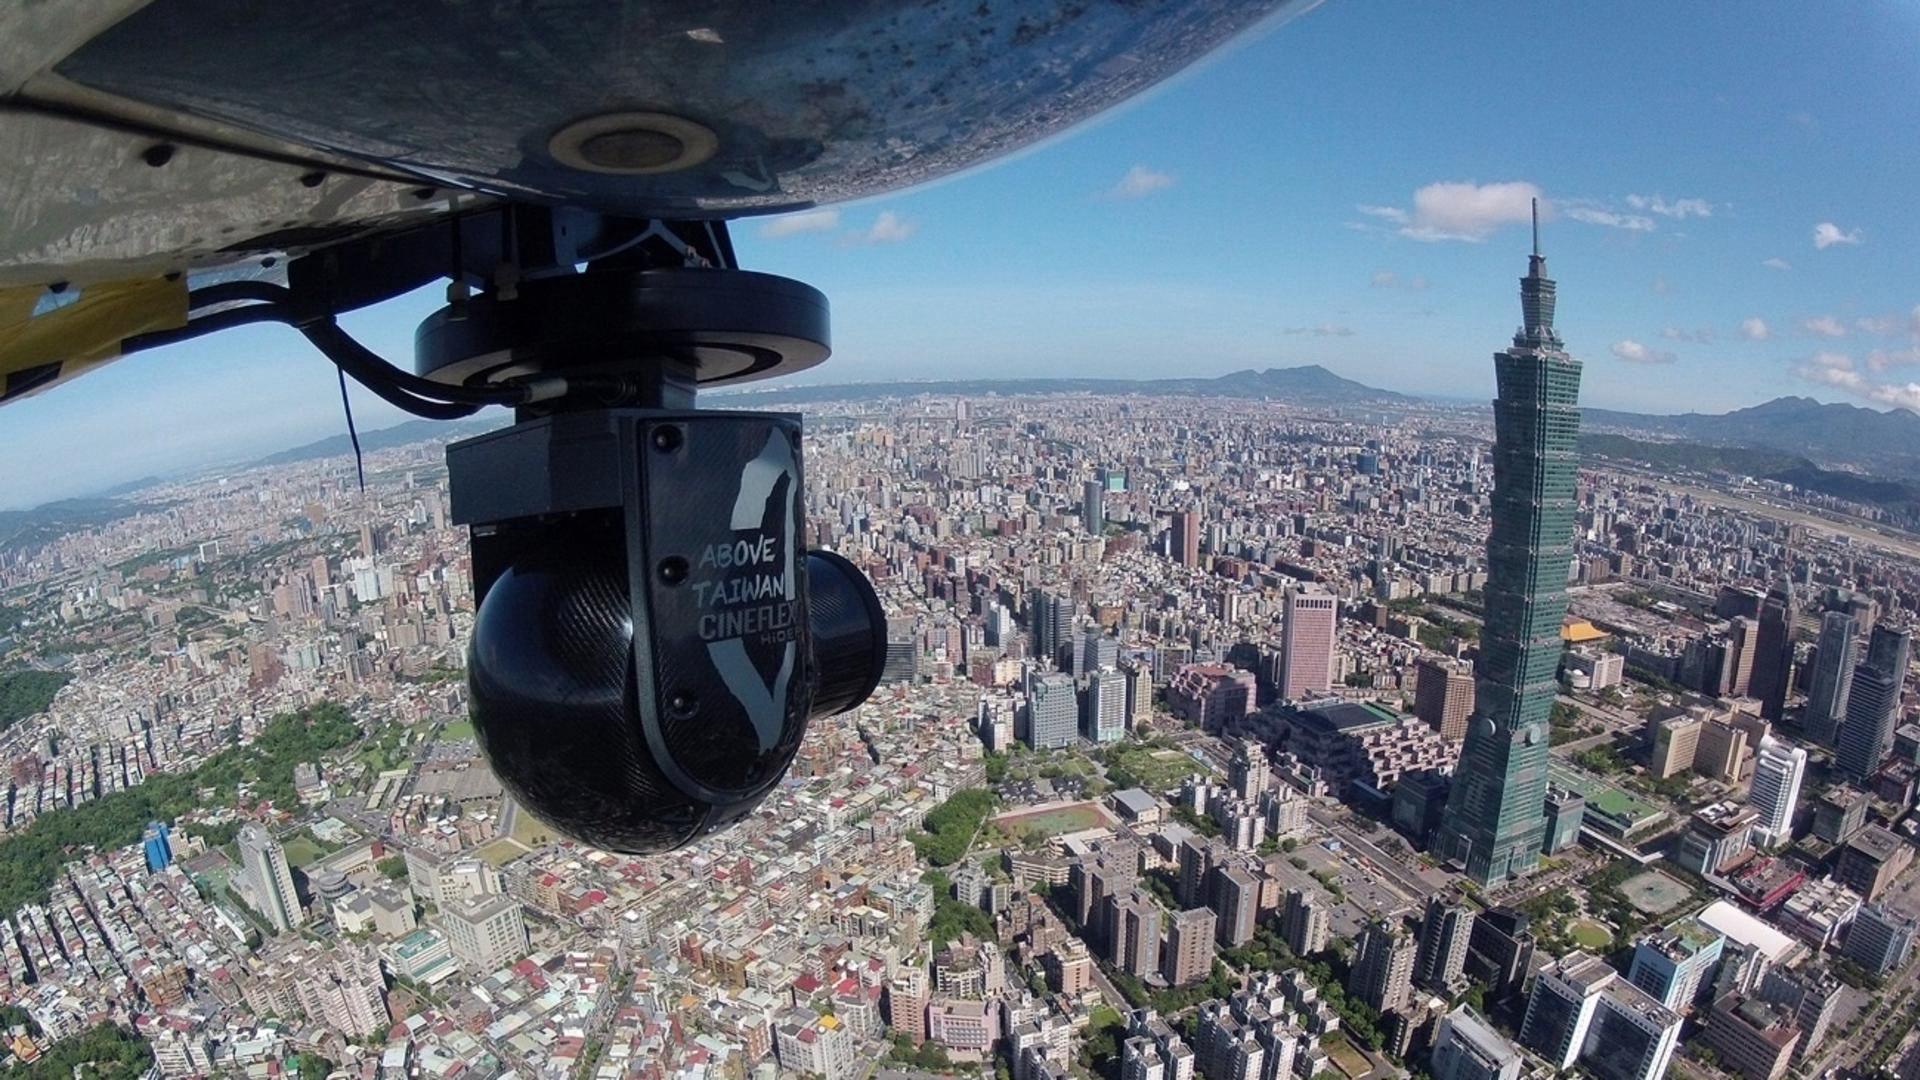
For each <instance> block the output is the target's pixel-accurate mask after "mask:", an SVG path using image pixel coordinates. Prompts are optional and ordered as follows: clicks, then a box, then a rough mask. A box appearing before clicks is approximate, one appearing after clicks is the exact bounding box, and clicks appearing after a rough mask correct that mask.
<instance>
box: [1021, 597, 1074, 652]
mask: <svg viewBox="0 0 1920 1080" xmlns="http://www.w3.org/2000/svg"><path fill="white" fill-rule="evenodd" d="M1079 622H1080V602H1079V601H1078V600H1075V599H1073V598H1072V597H1070V596H1062V595H1060V594H1059V593H1055V592H1050V591H1048V590H1046V589H1035V590H1033V593H1032V595H1031V596H1030V598H1029V599H1028V602H1027V629H1028V631H1029V632H1030V633H1032V635H1033V654H1034V655H1035V656H1037V657H1039V658H1040V659H1042V660H1044V661H1046V662H1047V663H1049V664H1053V665H1055V666H1058V665H1059V664H1060V659H1061V655H1062V654H1063V653H1064V652H1065V651H1066V650H1067V648H1068V646H1069V645H1071V644H1072V642H1073V632H1074V627H1075V626H1077V625H1078V624H1079Z"/></svg>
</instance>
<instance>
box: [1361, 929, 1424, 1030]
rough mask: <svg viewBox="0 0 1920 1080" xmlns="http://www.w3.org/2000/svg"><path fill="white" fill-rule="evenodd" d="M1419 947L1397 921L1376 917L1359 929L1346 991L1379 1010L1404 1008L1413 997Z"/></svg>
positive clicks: (1386, 1010) (1388, 1010) (1389, 1010)
mask: <svg viewBox="0 0 1920 1080" xmlns="http://www.w3.org/2000/svg"><path fill="white" fill-rule="evenodd" d="M1417 952H1418V946H1416V945H1415V944H1414V940H1413V938H1412V937H1411V936H1409V935H1408V934H1407V931H1406V928H1405V927H1403V926H1401V925H1400V924H1399V921H1398V920H1384V919H1376V920H1374V921H1373V922H1370V923H1368V924H1367V925H1366V927H1365V929H1363V930H1361V931H1360V938H1359V940H1358V941H1357V942H1355V949H1354V954H1353V966H1352V967H1351V968H1350V969H1348V971H1347V993H1348V994H1350V995H1352V996H1354V997H1356V998H1359V999H1360V1000H1361V1001H1364V1002H1366V1003H1367V1004H1368V1005H1369V1006H1371V1007H1372V1008H1373V1009H1374V1010H1375V1011H1377V1012H1383V1013H1384V1012H1393V1011H1395V1010H1397V1009H1404V1008H1406V1007H1407V1003H1408V1002H1409V1001H1410V1000H1412V998H1413V962H1414V957H1415V954H1416V953H1417Z"/></svg>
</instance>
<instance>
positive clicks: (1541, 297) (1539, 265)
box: [1514, 199, 1560, 345]
mask: <svg viewBox="0 0 1920 1080" xmlns="http://www.w3.org/2000/svg"><path fill="white" fill-rule="evenodd" d="M1530 201H1531V203H1532V206H1533V254H1532V255H1531V256H1529V257H1528V259H1527V276H1526V277H1523V278H1521V279H1520V314H1521V316H1522V322H1521V329H1520V334H1519V335H1518V336H1517V337H1515V338H1514V343H1515V344H1532V345H1558V344H1559V341H1560V339H1559V335H1557V334H1555V333H1554V332H1553V301H1554V284H1553V279H1552V278H1550V277H1548V276H1547V257H1546V256H1545V255H1542V254H1540V200H1539V199H1533V200H1530Z"/></svg>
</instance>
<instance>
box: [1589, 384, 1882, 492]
mask: <svg viewBox="0 0 1920 1080" xmlns="http://www.w3.org/2000/svg"><path fill="white" fill-rule="evenodd" d="M1581 426H1582V428H1583V429H1584V430H1587V431H1608V430H1612V431H1620V432H1624V433H1626V434H1640V435H1656V436H1663V437H1666V438H1672V439H1685V440H1688V441H1690V442H1696V443H1705V444H1709V445H1715V446H1745V447H1752V448H1758V449H1765V450H1778V451H1782V452H1784V453H1788V454H1795V455H1798V456H1800V457H1804V458H1807V459H1809V460H1811V461H1812V462H1814V463H1816V464H1818V465H1821V466H1824V467H1828V468H1831V467H1833V466H1850V467H1853V468H1860V469H1869V470H1873V471H1876V472H1882V473H1886V474H1888V475H1891V476H1909V475H1914V474H1916V473H1920V416H1916V415H1915V414H1913V413H1911V412H1908V411H1906V410H1905V409H1894V410H1892V411H1891V412H1879V411H1878V410H1875V409H1867V408H1862V407H1860V406H1858V405H1840V404H1834V405H1823V404H1821V403H1820V402H1818V401H1815V400H1813V399H1812V398H1804V397H1782V398H1775V399H1773V400H1772V401H1768V402H1764V403H1762V404H1759V405H1754V406H1751V407H1750V408H1745V409H1735V410H1734V411H1732V412H1728V413H1679V414H1677V415H1673V416H1656V415H1649V414H1646V413H1629V412H1614V411H1612V410H1610V409H1586V410H1584V413H1583V417H1582V424H1581Z"/></svg>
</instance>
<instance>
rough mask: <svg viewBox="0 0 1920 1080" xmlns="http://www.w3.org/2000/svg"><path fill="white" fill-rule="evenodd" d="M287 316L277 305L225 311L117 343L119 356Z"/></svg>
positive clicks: (283, 318) (286, 320) (286, 319)
mask: <svg viewBox="0 0 1920 1080" xmlns="http://www.w3.org/2000/svg"><path fill="white" fill-rule="evenodd" d="M290 321H291V320H290V319H289V318H288V316H287V312H286V310H285V309H283V308H282V307H281V306H280V305H278V304H251V305H248V306H247V307H237V308H228V309H227V310H225V311H216V312H214V313H213V314H211V315H202V316H200V317H199V318H196V319H189V320H187V324H186V325H185V326H176V327H174V328H173V329H171V330H155V331H153V332H151V333H147V334H135V335H134V336H132V337H130V338H124V339H122V340H121V342H120V355H122V356H126V355H128V354H130V353H137V352H144V351H146V350H147V349H157V348H159V347H161V346H162V345H178V344H179V343H181V342H183V341H192V340H193V339H194V338H197V337H200V336H202V335H204V334H211V333H214V332H215V331H218V330H231V329H233V328H234V327H236V326H247V325H249V324H252V323H262V322H282V323H283V322H290Z"/></svg>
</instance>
